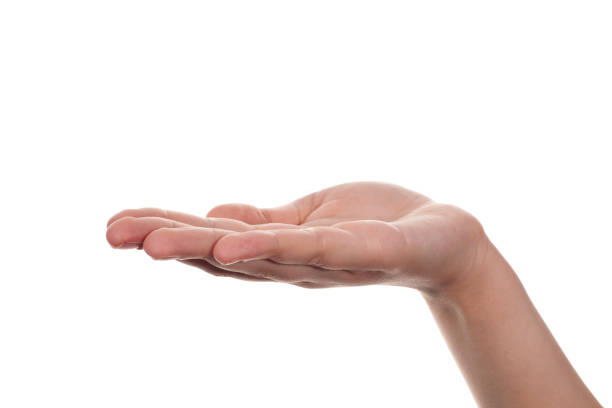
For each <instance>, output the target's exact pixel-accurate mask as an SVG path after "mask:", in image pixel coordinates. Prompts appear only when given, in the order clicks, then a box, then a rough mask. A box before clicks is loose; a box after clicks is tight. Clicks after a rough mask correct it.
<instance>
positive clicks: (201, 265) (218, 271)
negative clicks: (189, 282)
mask: <svg viewBox="0 0 612 408" xmlns="http://www.w3.org/2000/svg"><path fill="white" fill-rule="evenodd" d="M178 261H179V262H182V263H184V264H186V265H190V266H193V267H196V268H198V269H201V270H203V271H206V272H208V273H210V274H211V275H214V276H223V277H228V278H236V279H241V280H247V281H259V282H270V279H266V278H260V277H258V276H251V275H247V274H244V273H239V272H230V271H227V270H225V269H222V268H219V267H217V266H215V265H212V264H210V263H209V262H207V261H205V260H204V259H179V260H178Z"/></svg>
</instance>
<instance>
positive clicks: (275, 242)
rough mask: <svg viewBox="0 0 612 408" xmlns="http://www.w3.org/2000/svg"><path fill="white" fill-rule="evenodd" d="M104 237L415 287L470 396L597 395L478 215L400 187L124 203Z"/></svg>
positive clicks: (576, 399) (314, 274)
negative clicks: (190, 205) (262, 202)
mask: <svg viewBox="0 0 612 408" xmlns="http://www.w3.org/2000/svg"><path fill="white" fill-rule="evenodd" d="M106 236H107V240H108V242H109V243H110V244H111V245H112V246H113V247H114V248H140V249H144V251H145V252H146V253H147V254H149V255H150V256H151V257H152V258H154V259H176V260H178V261H180V262H183V263H186V264H188V265H192V266H196V267H199V268H201V269H203V270H204V271H206V272H209V273H212V274H214V275H217V276H227V277H233V278H238V279H246V280H253V281H276V282H284V283H289V284H293V285H298V286H301V287H305V288H328V287H336V286H357V285H372V284H383V285H396V286H405V287H410V288H414V289H417V290H419V291H420V292H421V293H422V295H423V296H424V298H425V300H426V302H427V304H428V306H429V308H430V310H431V312H432V314H433V316H434V318H435V319H436V322H437V324H438V326H439V327H440V330H441V332H442V334H443V335H444V338H445V339H446V341H447V344H448V346H449V348H450V350H451V351H452V353H453V356H454V357H455V360H456V361H457V363H458V365H459V367H460V369H461V371H462V373H463V375H464V377H465V379H466V381H467V383H468V385H469V387H470V389H471V391H472V394H473V395H474V398H475V399H476V401H477V403H478V405H479V406H482V407H539V408H544V407H557V408H559V407H600V406H601V405H600V404H599V403H598V402H597V401H596V399H595V398H594V397H593V395H592V394H591V393H590V391H589V390H588V388H587V387H586V386H585V385H584V383H583V382H582V381H581V379H580V377H579V376H578V375H577V374H576V372H575V370H574V369H573V368H572V366H571V364H570V363H569V361H568V360H567V358H566V357H565V355H564V354H563V351H562V350H561V349H560V347H559V345H558V344H557V342H556V341H555V339H554V338H553V336H552V334H551V333H550V331H549V330H548V328H547V327H546V324H545V323H544V321H543V320H542V318H541V317H540V315H539V314H538V312H537V310H536V309H535V307H534V306H533V304H532V303H531V301H530V299H529V297H528V296H527V293H526V292H525V289H524V288H523V286H522V285H521V283H520V281H519V279H518V277H517V275H516V274H515V272H514V271H513V270H512V268H511V267H510V265H509V264H508V263H507V262H506V260H505V259H504V258H503V256H502V255H501V254H500V253H499V251H498V250H497V248H496V247H495V246H494V245H493V244H492V243H491V241H490V240H489V239H488V237H487V235H486V233H485V231H484V229H483V227H482V225H481V224H480V223H479V222H478V220H477V219H476V218H475V217H474V216H472V215H471V214H469V213H467V212H466V211H464V210H461V209H460V208H457V207H455V206H452V205H448V204H441V203H436V202H434V201H432V200H431V199H429V198H428V197H425V196H423V195H421V194H418V193H416V192H414V191H410V190H407V189H405V188H403V187H401V186H398V185H394V184H389V183H378V182H355V183H345V184H340V185H337V186H333V187H329V188H326V189H323V190H320V191H317V192H314V193H312V194H308V195H306V196H303V197H300V198H298V199H296V200H294V201H292V202H290V203H288V204H286V205H283V206H280V207H274V208H257V207H255V206H252V205H248V204H238V203H230V204H224V205H219V206H217V207H214V208H213V209H212V210H210V211H209V212H208V214H207V215H206V217H205V218H201V217H197V216H194V215H190V214H184V213H180V212H175V211H168V210H161V209H156V208H142V209H130V210H124V211H121V212H120V213H118V214H116V215H114V216H113V217H112V218H111V219H110V220H109V221H108V224H107V234H106Z"/></svg>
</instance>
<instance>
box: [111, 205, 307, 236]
mask: <svg viewBox="0 0 612 408" xmlns="http://www.w3.org/2000/svg"><path fill="white" fill-rule="evenodd" d="M145 217H155V218H165V219H168V220H172V221H177V222H179V223H181V224H184V225H193V226H196V227H205V228H220V229H226V230H232V231H249V230H252V229H281V228H297V226H296V225H293V224H283V223H267V224H259V225H250V224H247V223H245V222H243V221H240V220H237V219H231V218H217V217H207V218H201V217H198V216H195V215H191V214H185V213H181V212H178V211H170V210H162V209H160V208H140V209H130V210H123V211H121V212H119V213H117V214H116V215H114V216H113V217H111V219H110V220H109V221H108V226H111V225H112V224H113V223H115V222H117V221H119V220H121V219H122V218H145Z"/></svg>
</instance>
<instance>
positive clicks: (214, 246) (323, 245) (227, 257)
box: [107, 182, 484, 289]
mask: <svg viewBox="0 0 612 408" xmlns="http://www.w3.org/2000/svg"><path fill="white" fill-rule="evenodd" d="M483 237H484V232H483V231H482V228H481V227H480V224H479V223H478V221H476V220H475V219H474V217H472V216H471V215H470V214H468V213H467V212H465V211H463V210H461V209H459V208H457V207H454V206H450V205H445V204H438V203H435V202H433V201H432V200H430V199H429V198H427V197H425V196H423V195H421V194H418V193H415V192H413V191H410V190H407V189H405V188H403V187H400V186H398V185H394V184H389V183H379V182H354V183H345V184H340V185H337V186H333V187H329V188H326V189H323V190H320V191H317V192H315V193H312V194H308V195H306V196H303V197H301V198H298V199H297V200H294V201H292V202H290V203H288V204H286V205H283V206H280V207H275V208H257V207H255V206H252V205H248V204H236V203H231V204H224V205H219V206H217V207H214V208H213V209H212V210H210V211H209V212H208V214H207V216H206V218H200V217H197V216H193V215H189V214H184V213H179V212H173V211H167V210H161V209H155V208H144V209H137V210H124V211H122V212H120V213H118V214H117V215H115V216H113V217H112V218H111V219H110V220H109V222H108V230H107V239H108V241H109V242H110V243H111V245H113V246H114V247H134V246H138V247H142V248H144V250H145V251H146V252H147V253H148V254H149V255H151V256H152V257H153V258H156V259H178V260H181V261H182V262H184V263H187V264H190V265H194V266H198V267H200V268H202V269H204V270H206V271H208V272H211V273H213V274H215V275H223V276H233V277H237V278H242V279H250V280H273V281H281V282H287V283H292V284H296V285H299V286H303V287H311V288H317V287H330V286H347V285H365V284H374V283H382V284H391V285H404V286H411V287H415V288H420V289H431V288H437V287H439V286H441V285H443V284H445V283H448V282H451V281H455V280H456V279H457V278H458V277H461V276H462V275H464V274H465V273H466V272H468V271H469V270H470V269H471V267H472V266H473V265H474V263H475V262H478V260H479V258H480V257H481V256H482V252H483V251H482V246H481V242H482V241H484V240H483Z"/></svg>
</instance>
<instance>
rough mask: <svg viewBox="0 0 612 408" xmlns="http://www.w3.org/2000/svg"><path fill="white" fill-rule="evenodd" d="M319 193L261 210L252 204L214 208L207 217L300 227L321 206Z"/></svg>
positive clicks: (232, 204) (222, 205) (233, 204)
mask: <svg viewBox="0 0 612 408" xmlns="http://www.w3.org/2000/svg"><path fill="white" fill-rule="evenodd" d="M321 200H322V198H321V197H320V195H319V194H318V193H312V194H308V195H306V196H304V197H300V198H298V199H297V200H294V201H292V202H290V203H288V204H284V205H281V206H279V207H270V208H260V207H255V206H254V205H250V204H240V203H228V204H221V205H218V206H216V207H214V208H213V209H212V210H210V211H209V212H208V214H206V216H207V217H217V218H231V219H234V220H240V221H243V222H246V223H247V224H251V225H255V224H268V223H282V224H293V225H300V224H302V223H303V222H304V220H305V219H306V217H308V214H310V213H311V212H312V211H313V210H314V208H316V207H317V206H318V205H320V202H321Z"/></svg>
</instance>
